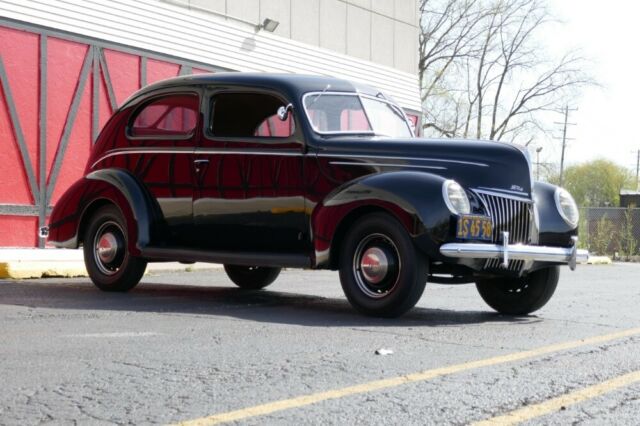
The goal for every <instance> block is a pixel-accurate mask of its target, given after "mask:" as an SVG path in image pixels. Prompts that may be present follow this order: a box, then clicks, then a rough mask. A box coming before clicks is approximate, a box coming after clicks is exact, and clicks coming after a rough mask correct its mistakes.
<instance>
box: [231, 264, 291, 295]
mask: <svg viewBox="0 0 640 426" xmlns="http://www.w3.org/2000/svg"><path fill="white" fill-rule="evenodd" d="M224 270H225V272H226V273H227V276H228V277H229V278H230V279H231V281H233V283H234V284H235V285H237V286H238V287H240V288H245V289H249V290H258V289H261V288H264V287H266V286H268V285H269V284H271V283H273V282H274V281H275V280H276V278H278V275H280V270H281V268H272V267H267V266H241V265H224Z"/></svg>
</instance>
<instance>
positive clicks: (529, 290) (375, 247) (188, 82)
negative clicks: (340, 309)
mask: <svg viewBox="0 0 640 426" xmlns="http://www.w3.org/2000/svg"><path fill="white" fill-rule="evenodd" d="M49 223H50V225H49V227H48V228H43V229H42V232H43V233H45V234H46V233H48V239H49V242H50V243H52V244H54V245H56V246H59V247H67V248H76V247H78V246H79V245H82V246H83V247H84V258H85V263H86V266H87V270H88V272H89V275H90V277H91V279H92V281H93V282H94V283H95V285H96V286H98V287H99V288H100V289H102V290H106V291H127V290H129V289H131V288H133V287H134V286H135V285H136V284H137V283H138V281H139V280H140V278H141V277H142V275H143V273H144V271H145V268H146V265H147V262H156V261H181V262H196V261H204V262H216V263H222V264H224V266H225V270H226V272H227V274H228V276H229V278H230V279H231V280H232V281H233V282H234V283H235V284H237V285H238V286H240V287H242V288H245V289H259V288H263V287H265V286H267V285H269V284H271V283H272V282H273V281H274V280H275V279H276V277H277V276H278V274H279V273H280V270H281V268H283V267H290V268H291V267H293V268H311V269H334V270H336V269H337V270H339V271H340V281H341V283H342V287H343V289H344V292H345V294H346V296H347V298H348V299H349V301H350V302H351V304H352V305H353V306H354V307H355V308H356V309H358V310H359V311H361V312H363V313H365V314H368V315H376V316H386V317H393V316H398V315H401V314H403V313H404V312H406V311H407V310H409V309H411V308H412V307H413V306H414V305H415V304H416V303H417V301H418V299H419V298H420V296H421V295H422V293H423V290H424V288H425V284H426V282H427V281H431V282H434V283H444V284H462V283H475V284H476V286H477V288H478V291H479V292H480V295H481V296H482V298H483V299H484V300H485V301H486V302H487V303H488V304H489V305H490V306H491V307H492V308H494V309H495V310H497V311H499V312H501V313H505V314H514V315H519V314H528V313H530V312H532V311H535V310H536V309H539V308H540V307H542V306H543V305H544V304H545V303H546V302H547V301H548V300H549V299H550V297H551V296H552V294H553V292H554V290H555V288H556V285H557V282H558V276H559V265H562V264H569V266H570V267H571V268H574V267H575V263H576V261H578V260H583V259H586V257H587V253H586V251H583V250H578V249H577V247H576V241H577V236H576V235H577V225H578V210H577V208H576V205H575V203H574V201H573V199H572V197H571V195H569V193H568V192H567V191H565V190H564V189H562V188H558V187H555V186H552V185H549V184H546V183H542V182H534V180H533V178H532V174H531V163H530V160H529V157H528V155H527V152H526V151H525V150H523V149H522V148H519V147H517V146H515V145H512V144H506V143H499V142H490V141H464V140H431V139H419V138H416V137H414V134H413V131H412V128H411V126H410V123H409V122H408V120H407V117H406V116H405V114H404V112H403V110H402V109H401V108H399V107H398V106H397V105H396V104H395V103H394V102H393V101H392V100H391V99H389V98H388V97H387V96H385V95H384V94H382V93H380V92H379V91H378V90H376V89H374V88H371V87H368V86H364V85H360V84H355V83H351V82H348V81H344V80H340V79H334V78H327V77H320V76H302V75H274V74H245V73H220V74H209V75H197V76H188V77H179V78H173V79H170V80H166V81H162V82H160V83H157V84H153V85H151V86H148V87H146V88H144V89H142V90H140V91H139V92H137V93H135V94H134V95H133V96H132V97H131V98H130V99H128V100H127V101H126V102H125V103H124V104H123V105H122V106H121V107H120V108H119V109H118V110H117V111H116V113H115V114H114V115H113V116H112V117H111V119H110V120H109V121H108V122H107V124H106V125H105V127H104V129H103V130H102V132H101V134H100V136H99V138H98V140H97V142H96V144H95V146H94V148H93V151H92V153H91V155H90V158H89V161H88V163H87V166H86V173H85V176H84V177H83V178H82V179H80V180H79V181H78V182H76V183H75V184H74V185H73V186H71V187H70V188H69V189H68V190H67V191H66V193H65V194H64V196H63V197H62V198H61V199H60V201H59V202H58V203H57V204H56V206H55V208H54V209H53V212H52V214H51V218H50V222H49Z"/></svg>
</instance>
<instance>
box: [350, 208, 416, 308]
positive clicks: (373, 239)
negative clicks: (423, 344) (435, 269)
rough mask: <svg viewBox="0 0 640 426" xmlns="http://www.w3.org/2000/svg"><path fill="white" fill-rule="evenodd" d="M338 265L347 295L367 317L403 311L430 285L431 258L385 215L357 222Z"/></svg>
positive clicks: (399, 225)
mask: <svg viewBox="0 0 640 426" xmlns="http://www.w3.org/2000/svg"><path fill="white" fill-rule="evenodd" d="M339 265H340V282H341V283H342V289H343V291H344V294H345V295H346V296H347V299H348V300H349V302H350V303H351V305H352V306H353V307H354V308H355V309H357V310H358V311H360V312H361V313H363V314H365V315H370V316H376V317H385V318H394V317H398V316H400V315H402V314H404V313H405V312H407V311H408V310H409V309H411V308H413V307H414V306H415V304H416V303H418V300H419V299H420V297H421V296H422V293H423V292H424V288H425V285H426V283H427V271H428V265H427V259H426V258H425V257H424V256H423V255H422V254H421V253H419V252H418V251H417V250H416V248H415V246H414V245H413V242H412V241H411V238H410V237H409V235H408V234H407V231H406V230H405V229H404V227H403V226H402V225H401V224H400V223H398V221H397V220H395V219H394V218H393V217H391V216H390V215H388V214H385V213H372V214H369V215H367V216H365V217H363V218H362V219H361V220H358V221H357V222H356V224H355V225H354V226H353V228H352V229H351V230H350V232H349V233H348V234H347V236H346V237H345V240H344V242H343V244H342V248H341V250H340V259H339ZM381 265H382V266H381ZM385 265H386V266H385Z"/></svg>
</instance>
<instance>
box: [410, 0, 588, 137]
mask: <svg viewBox="0 0 640 426" xmlns="http://www.w3.org/2000/svg"><path fill="white" fill-rule="evenodd" d="M421 10H422V13H423V15H422V22H421V24H422V34H421V37H420V55H421V57H420V62H419V76H420V81H421V83H422V88H423V90H422V102H423V108H424V112H425V122H424V124H423V126H424V128H425V130H426V131H427V132H429V133H434V134H437V135H442V136H446V137H469V136H471V135H472V134H473V136H475V137H476V138H478V139H480V138H487V139H499V140H509V141H514V140H516V139H518V140H523V138H524V140H525V143H528V142H531V141H532V140H533V135H535V134H537V133H539V132H540V131H543V130H544V129H543V126H541V124H540V117H541V115H542V114H543V113H544V112H545V111H549V110H552V109H554V108H557V106H558V105H559V104H561V103H564V102H566V99H567V97H569V96H570V95H571V94H572V89H575V88H578V87H580V86H581V85H584V84H589V83H591V80H590V78H589V77H588V76H587V75H586V74H585V73H584V72H583V71H582V70H583V65H584V59H583V58H581V57H580V56H577V55H575V54H573V53H567V54H565V55H564V56H562V57H560V58H551V57H548V56H546V55H545V50H544V49H543V48H542V46H541V45H540V43H539V42H538V36H539V35H540V33H541V32H542V31H544V30H545V26H546V25H547V24H549V23H551V22H552V21H553V20H552V17H551V15H550V13H549V10H548V8H547V5H546V2H545V0H421ZM472 129H473V130H472ZM472 132H473V133H472ZM527 139H528V142H527Z"/></svg>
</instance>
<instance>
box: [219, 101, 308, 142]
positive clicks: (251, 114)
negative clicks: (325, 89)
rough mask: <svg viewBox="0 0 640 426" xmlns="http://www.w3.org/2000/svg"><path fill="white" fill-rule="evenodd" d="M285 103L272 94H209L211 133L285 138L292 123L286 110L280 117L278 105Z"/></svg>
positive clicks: (232, 136)
mask: <svg viewBox="0 0 640 426" xmlns="http://www.w3.org/2000/svg"><path fill="white" fill-rule="evenodd" d="M281 106H285V103H284V102H283V101H282V100H280V99H278V98H276V97H275V96H271V95H265V94H258V93H221V94H218V95H216V96H214V98H213V108H212V117H211V125H210V127H209V129H210V131H211V133H212V134H213V136H217V137H227V138H240V137H267V138H286V137H289V136H291V135H292V134H293V132H294V130H295V128H294V127H295V124H294V120H293V115H292V114H289V116H288V117H287V119H286V120H284V121H282V120H280V118H279V117H278V116H277V114H276V113H277V111H278V108H280V107H281Z"/></svg>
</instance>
